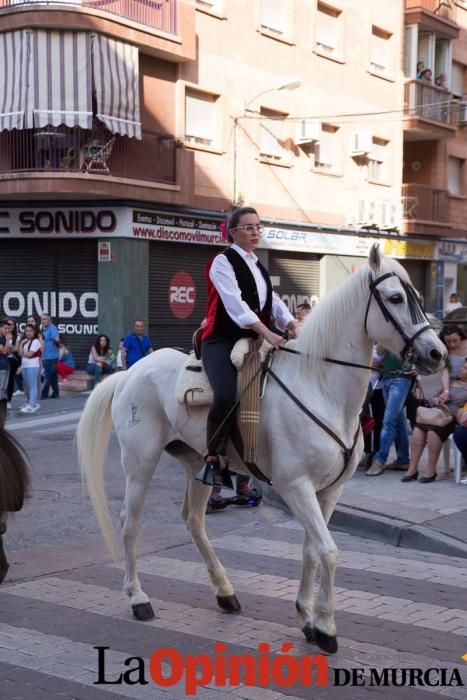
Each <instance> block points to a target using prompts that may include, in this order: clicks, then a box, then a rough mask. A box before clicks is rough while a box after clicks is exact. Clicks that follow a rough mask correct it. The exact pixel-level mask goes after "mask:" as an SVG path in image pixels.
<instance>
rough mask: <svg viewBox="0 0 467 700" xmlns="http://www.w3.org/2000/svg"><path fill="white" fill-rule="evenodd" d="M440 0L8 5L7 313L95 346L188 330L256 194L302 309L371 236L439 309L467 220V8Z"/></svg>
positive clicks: (4, 89)
mask: <svg viewBox="0 0 467 700" xmlns="http://www.w3.org/2000/svg"><path fill="white" fill-rule="evenodd" d="M435 4H436V3H430V2H429V1H428V0H420V1H419V2H415V0H405V1H404V0H388V1H387V2H385V3H374V2H371V0H363V1H361V0H332V1H331V0H330V2H327V1H326V2H321V1H320V0H195V1H191V0H190V1H189V0H160V2H156V3H154V2H149V1H148V0H129V1H128V0H126V1H125V2H123V0H114V1H112V0H109V2H105V3H103V2H102V1H101V0H76V2H74V1H70V0H67V1H66V2H56V3H54V2H48V3H41V2H37V1H32V0H0V246H1V250H2V260H3V261H4V267H5V274H4V275H2V277H1V282H0V307H1V313H3V314H5V315H8V316H14V317H17V318H18V319H20V320H21V321H24V319H25V317H26V315H27V314H28V313H40V312H41V311H47V312H49V313H51V314H52V316H54V318H55V319H56V320H57V323H58V324H59V327H60V329H61V331H62V332H63V333H64V334H65V335H66V337H67V340H68V341H69V343H70V345H71V347H72V348H73V350H74V351H75V352H76V354H77V355H78V358H79V359H80V361H81V363H83V362H85V359H86V357H87V353H88V351H89V346H90V344H91V343H92V341H93V339H94V336H95V335H96V334H97V332H101V333H107V334H109V335H110V336H111V338H112V342H113V344H114V345H115V344H116V343H117V341H118V338H119V337H121V336H122V335H124V334H125V333H126V332H127V331H128V329H129V328H130V327H131V325H132V322H133V320H134V319H135V318H143V319H144V320H145V321H146V322H147V324H148V326H149V333H150V335H151V336H152V338H153V341H154V345H155V346H156V347H162V346H164V345H172V346H180V347H188V345H189V342H190V338H191V334H192V332H193V330H194V329H195V328H196V326H197V325H198V324H199V322H200V321H201V319H202V318H203V314H204V305H205V301H206V296H205V284H204V267H205V265H206V263H207V262H208V261H209V259H210V258H211V257H212V256H213V255H214V254H215V253H216V252H218V251H219V250H220V249H221V246H222V245H223V241H222V236H221V234H220V231H219V224H220V222H221V221H222V219H223V217H224V216H225V214H226V212H228V211H229V210H230V209H231V208H232V206H233V205H235V204H243V203H245V204H250V205H252V206H255V207H256V208H257V209H258V211H259V212H260V214H261V216H262V218H263V220H264V223H265V226H266V232H265V236H264V239H263V241H262V245H261V251H260V255H261V257H262V258H263V260H264V261H265V262H266V263H267V265H268V266H269V269H270V271H271V273H272V276H273V278H274V281H275V283H276V287H277V289H278V291H279V293H280V294H281V295H282V296H283V298H284V299H285V300H286V302H287V303H288V304H289V306H290V308H291V309H292V310H294V309H295V307H296V305H297V304H299V303H301V302H302V301H304V300H311V301H316V300H318V299H319V298H320V296H322V295H323V294H325V293H326V292H327V291H329V290H330V289H332V288H333V287H334V286H335V285H336V284H337V283H338V282H340V281H341V280H342V279H345V277H346V276H348V275H349V274H352V272H354V271H355V270H356V269H358V267H360V266H361V265H362V264H364V262H365V260H366V256H367V253H368V250H369V247H370V245H371V243H372V241H373V240H376V239H378V240H381V245H382V246H383V250H384V251H385V252H386V253H388V254H389V255H393V256H395V257H397V258H398V259H400V260H401V261H402V262H403V264H404V265H405V266H406V267H407V269H408V270H409V273H410V274H411V275H412V277H413V279H414V282H415V284H416V286H417V287H418V288H420V289H421V291H423V292H424V293H425V294H426V296H427V297H428V298H429V299H430V300H431V301H432V306H433V308H435V306H436V303H437V301H436V294H435V291H436V289H437V288H439V287H440V284H441V282H440V279H441V267H440V265H441V263H442V268H443V284H444V280H445V279H448V276H447V273H449V270H450V268H449V264H450V263H449V261H445V260H443V261H440V260H439V259H438V258H439V257H440V254H439V250H440V246H439V245H438V239H439V238H440V237H444V238H446V237H451V236H452V237H457V238H459V237H463V236H464V233H463V226H465V224H464V221H463V217H462V207H463V200H462V196H463V195H462V191H463V190H462V187H463V185H462V182H461V179H459V178H462V177H463V175H462V167H463V166H462V163H461V161H463V157H464V156H463V154H464V150H463V149H464V143H463V139H464V138H465V137H464V132H463V130H462V127H461V126H459V123H460V118H461V117H462V107H461V105H462V100H463V92H462V91H461V90H460V74H461V72H462V71H463V65H464V61H465V60H466V59H465V56H464V53H463V52H464V51H465V49H464V48H462V47H463V44H462V41H463V40H462V36H463V33H462V29H461V27H462V22H463V21H464V20H463V17H462V18H461V20H460V19H459V17H458V15H459V14H461V10H458V11H456V16H455V17H454V19H453V18H452V17H450V16H448V17H446V16H444V15H442V16H441V15H440V13H439V12H437V11H436V8H435V7H434V5H435ZM457 4H458V5H459V4H462V3H457ZM432 5H433V6H432ZM430 32H431V34H430ZM427 35H429V36H427ZM356 38H358V41H357V40H356ZM423 52H425V53H423ZM420 56H423V57H425V56H426V58H425V60H426V62H427V65H428V62H429V61H433V66H436V71H438V70H439V72H440V73H441V72H444V73H446V76H447V77H446V81H449V85H451V84H452V85H454V84H455V85H456V86H457V87H456V91H457V92H459V95H457V93H456V94H454V92H453V89H451V88H449V90H448V89H447V88H446V86H443V87H440V88H439V89H438V88H436V89H435V87H433V86H429V88H428V87H427V86H426V85H425V84H424V83H421V81H420V80H418V79H417V77H416V74H415V75H413V69H414V66H415V69H416V67H417V66H416V64H417V62H418V59H419V58H420ZM414 60H415V64H414ZM457 64H458V65H457ZM449 66H451V68H449ZM458 66H460V68H459V67H458ZM441 68H442V69H443V70H441ZM462 75H463V72H462ZM456 81H457V82H456ZM427 84H428V81H427ZM446 84H447V82H446ZM462 88H463V83H462ZM427 90H428V93H427ZM461 92H462V94H460V93H461ZM432 93H434V94H435V95H438V93H439V94H441V93H442V94H441V98H440V99H439V100H438V102H439V104H438V106H437V107H436V109H435V107H434V106H433V104H432V103H433V94H432ZM427 95H428V97H427ZM453 95H454V97H453ZM436 99H438V98H436ZM453 102H455V106H452V103H453ZM446 105H447V109H446ZM427 109H429V110H431V111H430V113H429V114H427V113H426V110H427ZM424 110H425V111H424ZM427 134H429V135H428V136H427ZM456 144H457V145H456ZM443 149H444V150H443ZM446 157H447V158H448V159H449V160H448V161H447V163H448V165H446V163H444V160H445V159H446ZM427 158H428V159H429V160H428V163H426V160H425V159H427ZM410 159H411V160H410ZM415 161H422V166H421V167H420V168H419V169H417V168H418V166H417V167H415V166H414V165H413V163H414V162H415ZM408 164H409V165H408ZM443 168H444V170H443ZM456 177H457V180H455V178H456ZM449 178H451V180H449ZM448 180H449V182H454V181H455V183H457V184H454V185H452V186H453V187H457V188H458V189H459V192H457V193H455V192H454V191H452V192H451V191H450V190H449V187H450V186H451V185H449V186H448V184H449V183H448ZM438 192H442V193H443V194H441V195H438V194H437V193H438ZM401 193H402V198H401ZM430 198H431V199H430ZM428 200H429V201H430V202H431V204H426V203H425V202H427V201H428ZM447 200H449V202H450V203H451V205H450V206H451V208H450V213H449V217H450V218H449V220H446V221H443V220H439V219H438V218H437V217H441V219H442V218H443V217H444V218H446V214H445V213H444V210H443V211H441V210H442V207H443V206H444V202H445V201H447ZM423 207H428V209H427V210H425V209H424V208H423ZM430 207H431V208H430ZM427 215H429V216H428V218H426V216H427ZM448 221H449V222H451V226H450V228H449V229H448V227H447V226H446V224H447V223H448ZM446 234H448V235H446ZM444 249H445V250H448V249H450V248H449V245H448V244H444ZM441 252H442V251H441ZM443 254H444V253H442V255H443ZM436 275H438V276H436ZM452 284H454V285H455V284H457V278H456V280H455V282H453V283H452ZM447 289H448V287H447V286H446V290H447ZM443 291H445V290H444V288H443ZM438 303H439V299H438ZM441 305H442V304H441Z"/></svg>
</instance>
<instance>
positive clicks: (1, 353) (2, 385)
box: [0, 319, 11, 427]
mask: <svg viewBox="0 0 467 700" xmlns="http://www.w3.org/2000/svg"><path fill="white" fill-rule="evenodd" d="M10 343H11V330H10V325H9V324H8V319H4V320H3V321H0V427H3V426H4V425H5V420H6V414H7V390H8V378H9V376H10V365H9V362H8V353H9V352H10V349H9V348H10Z"/></svg>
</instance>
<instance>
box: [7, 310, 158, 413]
mask: <svg viewBox="0 0 467 700" xmlns="http://www.w3.org/2000/svg"><path fill="white" fill-rule="evenodd" d="M144 330H145V328H144V323H143V321H140V320H137V321H135V323H134V327H133V331H132V332H131V333H129V334H128V335H127V336H126V337H124V338H121V339H120V342H119V347H118V350H117V351H116V352H114V350H113V349H112V348H111V346H110V339H109V337H108V336H107V335H105V334H103V333H102V334H99V335H98V336H97V338H96V340H95V342H94V343H93V344H92V346H91V349H90V351H89V357H88V362H87V366H86V371H87V373H88V375H90V376H92V377H93V378H94V385H96V384H98V383H99V382H100V381H101V380H102V378H103V377H105V376H106V375H109V374H112V373H113V372H114V371H116V370H121V369H127V368H129V367H131V366H132V365H134V364H135V363H136V362H137V361H138V360H140V359H141V358H142V357H144V356H145V355H147V354H148V353H150V352H152V343H151V341H150V340H149V338H148V336H147V335H145V333H144ZM75 368H76V362H75V358H74V357H73V353H72V351H71V348H70V347H69V345H68V343H67V342H66V341H65V339H64V337H63V336H62V335H60V334H59V332H58V329H57V327H56V326H55V325H54V323H53V322H52V319H51V317H50V316H49V315H48V314H42V315H41V317H40V319H38V318H36V317H35V316H33V315H32V316H28V318H27V319H26V323H25V325H24V327H22V330H21V331H20V330H19V329H18V325H17V322H16V321H15V320H14V319H12V318H6V319H4V320H3V321H0V372H1V380H2V382H3V381H4V383H5V387H4V393H5V395H6V401H7V403H6V408H7V409H10V408H11V407H12V406H11V400H12V397H13V396H24V405H23V406H21V407H20V408H19V411H20V412H21V413H36V411H38V410H39V409H40V402H41V401H45V400H47V399H58V398H59V396H60V385H63V384H66V383H67V382H69V381H70V378H71V375H72V374H73V372H74V371H75Z"/></svg>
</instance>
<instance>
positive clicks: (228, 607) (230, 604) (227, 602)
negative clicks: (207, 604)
mask: <svg viewBox="0 0 467 700" xmlns="http://www.w3.org/2000/svg"><path fill="white" fill-rule="evenodd" d="M216 600H217V605H218V606H219V607H220V609H221V610H223V611H224V612H228V613H231V614H232V615H235V614H236V613H240V612H242V606H241V605H240V603H239V602H238V598H237V596H236V595H216Z"/></svg>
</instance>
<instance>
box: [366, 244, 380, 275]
mask: <svg viewBox="0 0 467 700" xmlns="http://www.w3.org/2000/svg"><path fill="white" fill-rule="evenodd" d="M381 258H382V255H381V250H380V248H379V243H373V245H372V246H371V248H370V254H369V255H368V262H369V265H370V267H371V269H372V270H373V272H374V273H375V275H378V274H379V271H380V268H381Z"/></svg>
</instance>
